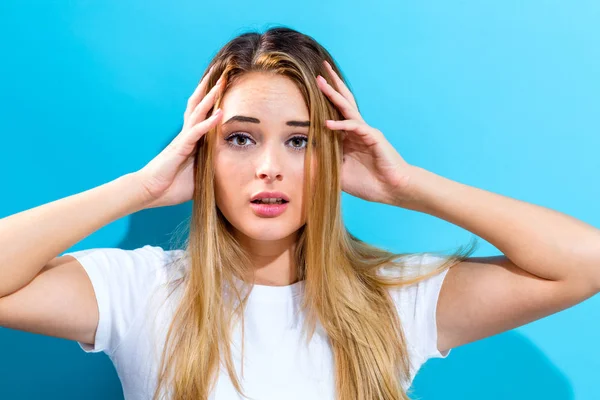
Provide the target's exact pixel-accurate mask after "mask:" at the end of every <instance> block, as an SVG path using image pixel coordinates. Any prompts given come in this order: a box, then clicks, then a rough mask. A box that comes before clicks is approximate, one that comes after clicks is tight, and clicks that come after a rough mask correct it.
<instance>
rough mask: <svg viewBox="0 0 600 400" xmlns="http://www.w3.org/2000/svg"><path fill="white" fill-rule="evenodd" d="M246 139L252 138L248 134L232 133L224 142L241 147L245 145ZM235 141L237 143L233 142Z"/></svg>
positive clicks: (234, 146)
mask: <svg viewBox="0 0 600 400" xmlns="http://www.w3.org/2000/svg"><path fill="white" fill-rule="evenodd" d="M237 139H240V140H241V141H242V143H241V144H240V143H239V140H237ZM247 140H252V139H251V138H250V136H248V135H244V134H243V133H234V134H233V135H230V136H228V137H227V139H225V142H226V143H227V145H228V146H229V147H233V148H238V149H243V148H244V147H247V146H246V145H245V144H246V141H247ZM235 141H238V144H234V142H235Z"/></svg>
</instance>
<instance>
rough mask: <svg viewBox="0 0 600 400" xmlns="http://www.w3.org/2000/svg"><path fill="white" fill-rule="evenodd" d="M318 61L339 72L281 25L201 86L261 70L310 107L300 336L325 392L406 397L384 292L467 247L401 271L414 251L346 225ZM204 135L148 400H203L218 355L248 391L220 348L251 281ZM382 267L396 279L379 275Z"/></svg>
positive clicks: (237, 50)
mask: <svg viewBox="0 0 600 400" xmlns="http://www.w3.org/2000/svg"><path fill="white" fill-rule="evenodd" d="M323 60H327V61H328V62H329V63H330V64H331V65H332V67H333V68H334V70H335V71H336V72H337V73H338V75H339V76H340V77H342V79H343V75H342V74H341V73H340V71H339V69H338V67H337V66H336V63H335V62H334V60H333V58H332V57H331V55H330V54H329V53H328V52H327V50H325V49H324V48H323V47H322V46H321V45H319V44H318V43H317V42H316V41H315V40H314V39H313V38H311V37H310V36H307V35H304V34H302V33H299V32H297V31H295V30H292V29H289V28H285V27H275V28H271V29H269V30H268V31H266V32H265V33H262V34H260V33H256V32H249V33H244V34H242V35H240V36H238V37H236V38H234V39H233V40H231V41H230V42H228V43H227V44H226V45H225V46H224V47H223V48H222V49H221V50H220V51H219V52H218V53H217V54H216V56H215V57H214V59H213V60H212V61H211V63H210V65H209V66H208V67H211V66H214V69H213V71H212V73H211V76H210V77H209V87H212V86H213V85H214V84H215V83H216V80H217V79H218V77H219V76H220V75H221V74H222V73H224V74H225V76H226V88H225V91H226V90H227V89H228V88H229V87H231V86H232V85H234V84H235V82H236V80H237V79H238V78H240V77H241V76H242V75H244V74H246V73H248V72H268V73H275V74H279V75H283V76H285V77H288V78H289V79H291V80H292V81H293V82H294V83H295V84H296V86H297V87H298V88H299V90H300V91H301V93H302V95H303V97H304V101H305V103H306V105H307V107H308V109H309V113H310V128H309V138H308V147H307V151H306V155H305V163H304V168H305V175H304V176H311V171H310V169H311V160H312V157H313V156H315V157H316V165H317V167H316V171H315V178H314V180H313V181H311V180H310V179H305V182H304V189H303V190H304V198H305V199H306V198H310V199H311V201H310V202H305V205H306V206H305V210H304V213H305V214H304V215H306V223H305V225H303V226H302V227H301V228H300V229H299V231H298V241H297V244H296V248H295V254H294V256H295V265H296V266H297V276H298V279H299V280H305V286H304V296H303V297H302V300H301V301H302V303H301V308H302V311H303V313H304V316H305V325H304V326H303V334H304V335H305V338H306V343H308V342H310V340H311V339H312V336H313V334H314V332H315V329H316V324H317V323H320V324H321V325H322V327H323V329H324V331H325V332H326V333H327V335H328V338H329V340H330V343H331V347H332V351H333V360H334V363H335V388H336V393H337V395H336V396H337V399H344V400H346V399H353V400H354V399H355V400H372V399H387V400H398V399H408V398H409V397H408V396H407V394H406V393H405V392H404V390H403V389H402V385H401V381H404V382H408V381H409V380H410V361H409V358H408V352H407V344H406V340H405V336H404V332H403V329H402V325H401V321H400V319H399V316H398V312H397V310H396V308H395V306H394V303H393V302H392V299H391V297H390V295H389V293H388V289H390V288H397V287H402V286H408V285H412V284H415V283H417V282H419V281H421V280H424V279H427V278H430V277H432V276H433V275H435V274H438V273H440V272H442V271H443V270H445V269H447V268H450V267H452V266H453V265H455V264H457V263H458V262H460V261H463V260H465V259H466V258H467V257H468V256H469V255H470V254H471V253H472V252H473V250H474V249H475V246H473V245H471V246H467V248H466V250H462V248H459V250H458V251H457V252H455V253H454V254H453V255H451V256H445V257H444V258H446V260H445V261H444V262H442V263H440V265H435V266H433V268H432V269H431V271H429V272H427V273H425V274H420V275H418V274H417V275H415V274H412V275H407V274H406V272H407V268H405V267H406V265H407V264H406V262H405V260H403V259H404V257H405V256H407V255H411V256H414V255H419V254H421V255H422V254H425V253H412V254H408V253H393V252H389V251H386V250H383V249H380V248H377V247H374V246H371V245H369V244H367V243H365V242H363V241H361V240H360V239H358V238H357V237H356V236H354V235H352V234H351V233H350V232H349V231H348V229H347V228H346V227H345V225H344V223H343V220H342V212H341V179H340V169H341V161H342V141H341V140H342V139H341V137H340V136H339V135H332V134H331V132H326V131H325V129H326V128H325V126H324V121H325V119H336V120H339V119H343V117H342V115H341V114H340V112H339V110H337V108H336V107H335V106H334V105H333V104H332V103H331V102H330V101H329V100H328V99H327V98H326V97H325V96H324V95H323V94H322V93H321V92H320V90H319V88H318V87H317V86H316V83H315V77H316V76H317V75H318V74H320V75H322V76H323V77H325V78H326V79H327V80H328V81H329V82H334V81H333V79H332V77H331V76H329V74H328V72H327V70H326V69H325V68H324V66H323V64H322V61H323ZM208 69H209V68H207V71H208ZM206 73H207V72H205V74H206ZM221 98H222V97H221ZM220 101H221V100H220V99H218V100H217V103H216V104H215V108H216V107H218V106H219V104H220ZM215 132H216V129H213V130H211V131H210V132H208V133H207V134H206V135H204V136H203V137H202V139H201V140H200V141H199V143H198V148H197V154H196V157H195V171H196V176H195V191H194V195H193V210H192V216H191V220H190V224H189V236H188V237H187V239H186V244H185V247H186V249H185V254H186V257H185V262H187V263H189V267H188V268H187V273H186V274H185V275H184V276H183V277H182V278H180V279H178V280H177V281H175V282H174V287H173V288H176V287H177V286H179V285H181V284H182V285H183V294H182V297H181V300H180V301H179V302H178V306H177V309H176V311H175V313H174V316H173V320H172V323H171V325H170V326H169V329H168V333H167V336H166V342H165V347H164V349H163V351H162V356H161V362H160V371H159V376H158V381H157V387H156V391H155V393H154V397H153V399H154V400H157V399H159V398H160V397H159V396H160V393H161V391H163V390H164V389H168V390H169V391H170V392H171V396H172V397H171V398H172V399H174V400H190V399H206V398H208V396H209V393H210V392H211V391H212V389H213V388H214V386H215V383H216V378H217V376H218V371H219V365H220V360H221V358H222V357H223V359H224V361H225V367H226V369H227V371H228V373H229V376H230V378H231V380H232V383H233V385H234V387H235V388H236V390H237V391H238V392H239V393H240V394H242V395H244V397H248V396H246V395H245V394H244V392H243V388H242V386H241V385H240V381H239V378H238V376H237V374H236V371H235V368H234V364H233V360H232V355H231V350H230V343H231V327H232V324H233V323H234V322H235V321H241V322H242V338H243V326H244V324H243V318H244V314H243V313H244V309H245V306H246V302H247V299H248V295H249V294H250V291H251V290H252V284H245V285H243V287H244V288H245V290H239V289H240V288H239V287H238V285H237V284H236V282H237V281H236V278H242V277H249V276H252V275H251V274H252V268H251V267H249V266H251V265H252V264H251V262H250V258H249V255H248V254H247V253H246V251H245V249H244V248H243V247H242V246H241V245H240V243H239V242H238V241H237V240H236V238H235V237H234V236H233V234H232V226H231V225H230V223H229V222H228V221H227V219H226V218H225V217H224V216H223V214H222V213H221V212H220V210H219V209H218V207H217V205H216V202H215V192H214V190H215V185H214V172H215V171H214V165H213V148H214V141H215V140H216V135H215ZM313 149H314V150H315V151H314V154H313ZM473 243H474V242H471V244H473ZM382 267H386V268H387V269H389V268H393V269H394V270H396V271H398V272H399V274H397V276H394V277H392V276H383V275H382V274H381V273H380V269H381V268H382ZM250 281H251V280H250ZM245 282H247V281H245ZM171 293H172V292H171ZM242 343H243V339H242ZM242 357H243V347H242ZM242 365H243V363H242ZM242 374H243V370H242Z"/></svg>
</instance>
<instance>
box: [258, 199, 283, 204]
mask: <svg viewBox="0 0 600 400" xmlns="http://www.w3.org/2000/svg"><path fill="white" fill-rule="evenodd" d="M255 201H260V202H261V203H272V204H274V203H281V202H282V201H283V199H282V198H264V199H256V200H255Z"/></svg>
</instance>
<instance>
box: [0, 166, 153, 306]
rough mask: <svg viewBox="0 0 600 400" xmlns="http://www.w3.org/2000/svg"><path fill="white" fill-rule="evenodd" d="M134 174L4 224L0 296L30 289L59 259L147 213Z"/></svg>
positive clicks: (0, 227)
mask: <svg viewBox="0 0 600 400" xmlns="http://www.w3.org/2000/svg"><path fill="white" fill-rule="evenodd" d="M138 181H139V180H138V179H137V178H136V175H135V174H126V175H124V176H121V177H119V178H117V179H115V180H113V181H111V182H108V183H105V184H103V185H101V186H98V187H96V188H93V189H90V190H87V191H85V192H82V193H78V194H75V195H72V196H69V197H65V198H63V199H60V200H56V201H53V202H50V203H47V204H44V205H41V206H38V207H35V208H32V209H29V210H26V211H22V212H20V213H17V214H14V215H10V216H8V217H5V218H2V219H0V297H3V296H7V295H9V294H11V293H14V292H15V291H17V290H19V289H21V288H23V287H24V286H26V285H27V284H28V283H29V282H31V280H32V279H33V278H34V277H35V276H36V275H37V274H38V273H39V272H40V271H41V270H42V268H44V266H45V265H46V264H48V263H50V262H51V260H53V259H54V258H55V257H57V256H58V255H59V254H61V253H63V252H65V251H66V250H67V249H69V248H70V247H71V246H73V245H74V244H76V243H77V242H79V241H81V240H82V239H84V238H85V237H87V236H89V235H90V234H92V233H93V232H95V231H97V230H98V229H100V228H102V227H103V226H105V225H107V224H109V223H110V222H112V221H115V220H117V219H119V218H122V217H124V216H127V215H129V214H131V213H133V212H136V211H139V210H141V209H142V208H144V204H145V202H146V197H147V194H145V193H144V191H143V190H142V189H141V185H140V184H139V183H138Z"/></svg>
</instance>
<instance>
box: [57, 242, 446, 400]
mask: <svg viewBox="0 0 600 400" xmlns="http://www.w3.org/2000/svg"><path fill="white" fill-rule="evenodd" d="M184 254H185V253H184V251H183V250H164V249H163V248H161V247H155V246H150V245H147V246H144V247H141V248H138V249H135V250H123V249H118V248H95V249H89V250H82V251H75V252H70V253H65V254H64V255H71V256H73V257H75V258H76V259H77V260H78V261H79V262H80V263H81V265H82V266H83V267H84V269H85V271H86V272H87V274H88V275H89V277H90V280H91V282H92V285H93V287H94V291H95V294H96V299H97V302H98V309H99V316H100V317H99V323H98V329H97V331H96V337H95V344H94V346H91V345H89V344H85V343H80V342H78V343H79V346H80V347H81V348H82V349H83V350H84V351H85V352H88V353H90V352H91V353H96V352H104V353H106V354H107V355H108V356H109V358H110V359H111V361H112V362H113V364H114V366H115V368H116V371H117V374H118V376H119V379H120V381H121V384H122V386H123V393H124V397H125V399H126V400H149V399H151V398H152V395H153V393H154V389H155V388H156V373H157V371H158V367H159V360H160V359H159V357H160V355H161V353H162V349H163V347H164V343H165V338H166V333H167V329H168V326H169V324H170V321H171V320H172V316H173V312H174V310H175V308H176V305H177V300H178V299H179V298H180V297H179V295H180V294H181V293H178V291H180V289H181V288H182V287H183V285H180V286H179V288H178V289H177V290H176V292H175V293H174V294H173V296H171V297H170V298H169V300H168V301H167V302H166V303H165V306H164V307H161V304H162V301H164V299H165V296H166V294H167V293H168V291H169V288H168V287H167V286H166V285H164V284H165V283H167V281H168V280H169V279H172V278H170V277H172V275H168V274H167V269H168V268H169V267H168V264H169V262H170V261H172V260H174V258H177V257H180V256H182V255H184ZM439 260H440V257H439V256H435V255H429V254H428V255H426V256H425V257H416V256H410V257H408V258H407V261H408V262H409V263H411V265H414V266H417V267H418V266H420V265H423V264H424V263H429V262H436V261H439ZM382 271H384V270H383V269H382ZM446 272H447V270H444V271H443V272H442V273H440V274H437V275H435V276H434V277H432V278H429V279H427V280H425V281H422V282H420V283H418V284H416V285H412V286H410V287H404V288H401V289H391V291H390V293H391V294H392V298H393V299H394V302H395V305H396V308H397V310H398V312H399V314H400V318H401V322H402V326H403V329H404V331H405V334H406V339H407V342H408V351H409V357H410V359H411V365H412V375H411V381H410V382H404V383H403V387H404V389H405V390H407V389H408V387H409V386H410V384H411V383H412V379H413V378H414V376H415V375H416V373H417V371H418V370H419V368H420V367H421V365H422V364H423V363H425V361H427V360H428V359H430V358H446V357H447V356H448V355H449V353H450V351H447V352H445V353H443V354H442V353H440V352H439V351H438V349H437V345H436V343H437V325H436V319H435V318H436V317H435V315H436V307H437V299H438V294H439V291H440V287H441V285H442V282H443V279H444V277H445V275H446ZM303 289H304V281H299V282H296V283H294V284H292V285H288V286H263V285H255V286H254V288H253V289H252V292H251V294H250V297H249V299H248V304H247V308H246V311H245V317H244V318H245V343H244V355H245V356H244V361H245V362H244V376H243V377H242V375H241V369H240V365H239V362H240V360H239V358H236V356H239V355H240V354H241V351H240V349H241V346H240V340H241V334H240V332H239V331H240V329H237V331H236V332H237V333H236V332H234V333H233V336H232V337H233V342H234V343H233V345H232V354H233V357H234V362H235V364H236V368H237V372H238V378H239V379H240V381H241V384H242V385H243V389H244V390H245V391H246V394H247V395H248V396H250V397H252V398H254V399H257V400H275V399H277V400H279V399H290V400H293V399H303V400H304V399H334V372H333V359H332V351H331V346H330V344H329V341H328V339H327V337H326V335H325V334H324V331H323V330H322V327H321V326H320V324H318V325H317V330H316V332H315V334H314V336H313V338H312V341H311V342H310V344H309V346H308V347H307V346H306V345H305V342H304V341H303V336H302V335H301V322H302V320H301V315H300V313H297V312H295V311H297V310H298V309H299V297H300V296H302V293H303ZM155 290H156V296H154V297H151V295H152V294H153V293H154V291H155ZM154 318H156V320H155V319H154ZM238 327H239V324H238ZM209 398H210V399H211V400H223V399H227V400H229V399H242V397H239V396H238V394H237V392H236V391H235V389H234V387H233V385H232V384H231V381H230V379H229V376H228V374H227V372H226V369H225V368H224V367H221V371H220V374H219V377H218V381H217V385H216V387H215V389H214V390H213V392H212V393H211V396H210V397H209Z"/></svg>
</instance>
